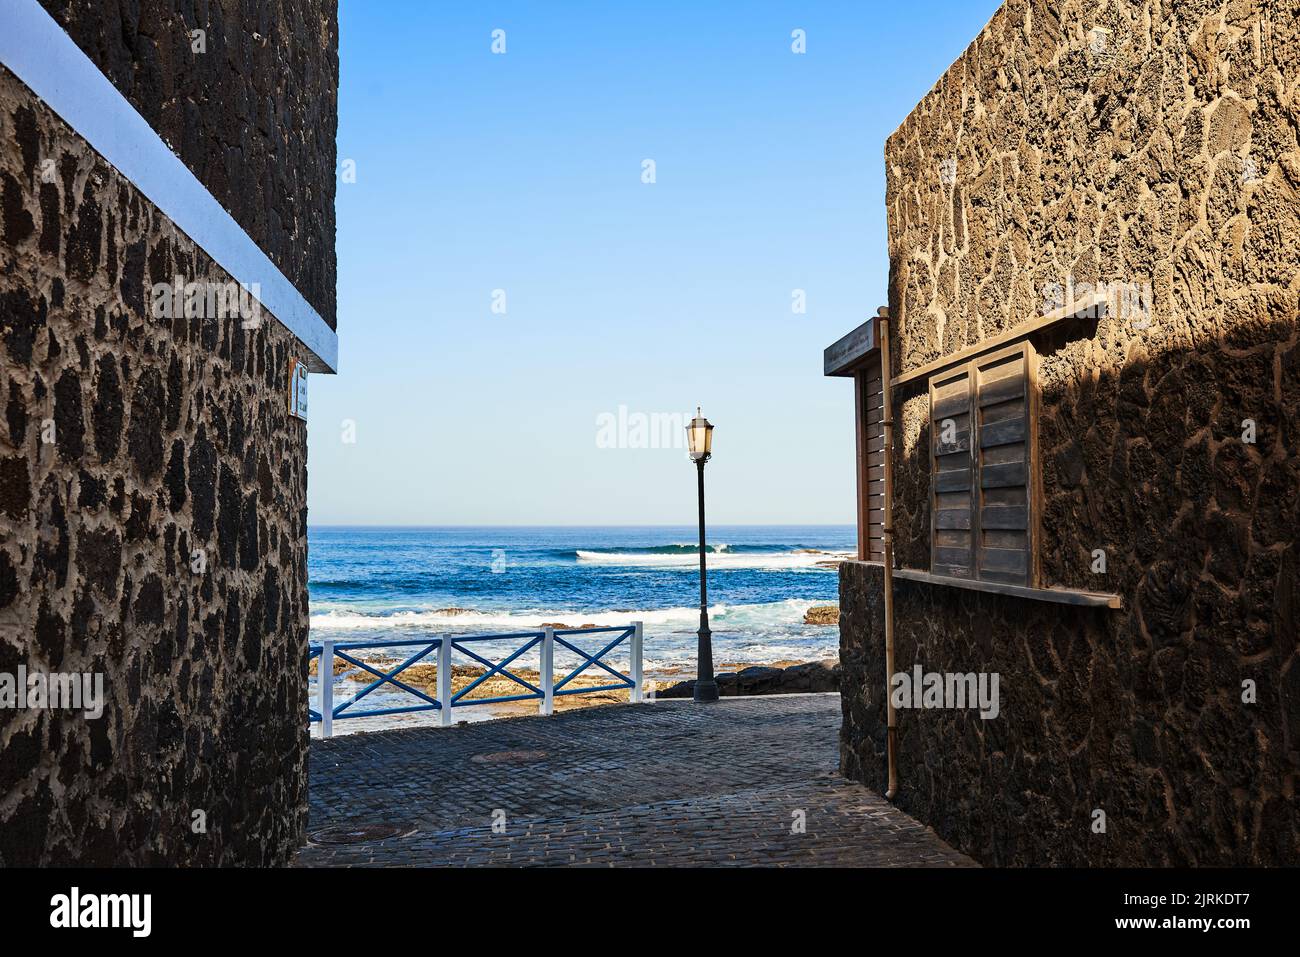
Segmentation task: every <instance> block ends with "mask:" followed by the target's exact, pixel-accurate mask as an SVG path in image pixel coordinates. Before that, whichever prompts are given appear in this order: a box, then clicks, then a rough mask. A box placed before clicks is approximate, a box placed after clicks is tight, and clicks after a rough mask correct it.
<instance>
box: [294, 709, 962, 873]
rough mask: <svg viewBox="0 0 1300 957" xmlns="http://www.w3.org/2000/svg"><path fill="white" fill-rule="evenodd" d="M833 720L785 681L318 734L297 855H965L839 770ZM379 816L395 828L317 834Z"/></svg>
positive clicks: (695, 860) (843, 862) (501, 858)
mask: <svg viewBox="0 0 1300 957" xmlns="http://www.w3.org/2000/svg"><path fill="white" fill-rule="evenodd" d="M839 725H840V699H839V695H834V694H823V695H779V696H768V697H760V698H732V699H724V700H723V701H721V702H719V703H717V704H714V705H707V706H697V705H695V704H694V703H692V702H690V701H664V700H660V701H659V702H657V703H654V704H643V705H615V706H610V707H602V708H592V709H588V710H585V711H572V712H568V713H566V714H562V715H556V716H553V717H549V718H540V717H523V718H507V719H502V720H499V721H490V722H486V723H482V724H472V725H465V726H459V727H453V728H412V729H407V730H397V731H377V732H372V733H368V734H356V735H348V736H346V737H340V738H334V739H331V740H328V741H321V740H313V741H312V743H311V758H310V760H311V823H310V825H309V827H308V831H309V832H310V834H311V835H313V839H312V840H311V842H310V843H309V844H308V845H307V846H306V847H304V848H302V850H300V851H299V853H298V860H297V863H298V864H299V865H302V866H335V865H398V866H415V865H475V864H484V865H498V866H524V865H543V866H548V865H549V866H554V865H566V864H581V865H598V866H612V865H630V866H651V865H657V866H664V865H669V866H673V865H676V866H695V865H708V864H720V865H758V866H775V865H803V866H807V865H822V866H888V867H894V866H903V867H908V866H939V867H954V866H957V867H961V866H965V867H971V866H974V862H973V861H971V860H970V858H968V857H966V856H965V855H963V854H961V853H959V852H958V851H955V850H953V849H952V848H951V847H949V846H948V845H947V844H945V843H944V842H943V841H942V840H940V839H939V838H938V837H937V836H936V835H935V834H934V833H933V832H932V831H931V830H930V829H929V828H927V827H925V826H924V825H922V824H920V823H918V822H917V821H914V820H913V819H912V818H910V817H908V816H907V815H906V814H904V813H902V812H901V811H898V810H896V809H894V808H893V807H892V806H891V805H890V804H888V803H887V802H886V801H885V800H884V799H882V798H881V797H879V796H878V795H876V794H875V793H873V792H872V791H869V790H868V789H866V788H865V787H863V786H861V785H859V784H854V783H852V782H850V781H846V780H844V779H843V778H841V777H840V776H839V774H838V772H837V770H836V767H837V764H838V744H837V740H838V734H839ZM372 825H390V826H393V827H396V828H400V832H399V833H398V834H397V836H394V837H389V838H387V839H384V840H376V841H371V842H367V843H347V844H338V843H324V842H323V841H322V840H318V839H319V838H324V837H327V836H328V835H329V832H330V829H336V828H338V829H341V828H348V829H358V828H365V827H369V826H372ZM801 825H802V826H801Z"/></svg>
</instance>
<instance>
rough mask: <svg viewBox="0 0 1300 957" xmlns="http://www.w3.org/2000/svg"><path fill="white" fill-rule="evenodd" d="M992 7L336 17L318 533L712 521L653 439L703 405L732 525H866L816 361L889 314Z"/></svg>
mask: <svg viewBox="0 0 1300 957" xmlns="http://www.w3.org/2000/svg"><path fill="white" fill-rule="evenodd" d="M998 5H999V4H998V2H997V0H927V2H918V3H911V4H894V3H890V4H883V3H874V2H862V0H859V2H856V3H746V4H743V5H741V4H739V3H736V4H720V3H708V4H702V3H698V2H696V3H686V2H683V3H653V4H623V3H618V4H615V3H559V2H557V3H545V4H543V3H469V2H458V3H454V4H453V3H428V2H409V3H407V2H390V0H385V2H375V0H366V2H361V0H342V3H341V4H340V8H341V9H340V14H339V17H340V63H341V85H340V91H339V135H338V147H339V160H340V164H341V165H342V164H343V162H344V161H345V160H352V161H354V162H355V169H356V181H355V182H344V181H343V179H342V177H341V178H340V183H339V187H338V199H337V210H338V239H337V246H338V258H339V290H338V292H339V295H338V302H339V313H338V322H339V360H340V362H339V374H338V375H337V376H323V375H318V376H312V378H311V387H310V388H311V396H310V403H311V404H310V416H311V417H310V421H309V424H308V433H309V459H308V474H309V485H308V502H309V509H310V519H311V522H312V523H313V524H430V525H434V524H542V525H545V524H576V525H604V524H691V523H692V522H693V521H694V517H695V477H694V474H693V473H694V469H693V467H692V466H691V465H690V463H689V462H688V461H687V460H686V458H685V452H684V451H683V450H682V449H680V448H676V449H674V448H646V447H640V446H642V445H644V444H656V438H657V437H656V436H655V435H653V434H648V433H639V432H638V431H637V429H636V425H637V422H638V418H637V416H638V415H641V416H644V417H646V419H649V417H650V416H655V415H657V416H659V419H658V420H657V421H658V422H659V423H669V422H671V421H672V419H671V418H670V417H671V416H673V415H685V414H687V413H693V411H694V408H695V406H696V405H702V406H703V408H704V412H705V414H706V415H707V416H708V417H709V419H710V420H711V421H712V422H713V423H714V425H715V426H716V432H715V434H714V458H713V461H712V462H711V463H710V464H709V466H708V475H707V480H708V483H709V518H710V521H711V522H715V523H719V524H748V523H791V524H800V523H810V524H811V523H848V522H851V521H853V517H854V499H853V494H854V493H853V409H852V400H851V394H852V386H851V384H850V383H849V382H848V380H841V379H824V378H823V377H822V374H821V356H822V349H823V348H824V347H825V346H827V345H829V344H830V343H831V342H833V341H834V340H835V339H837V338H839V337H840V336H841V335H843V334H844V333H846V332H848V331H849V330H850V329H852V328H854V327H855V326H857V325H858V324H860V323H861V322H863V321H864V320H865V319H866V318H867V317H868V316H870V315H872V314H874V312H875V310H876V307H877V306H879V305H883V304H884V303H885V301H886V285H887V278H888V259H887V254H886V237H885V210H884V169H883V158H882V151H883V147H884V141H885V138H886V137H887V136H888V135H889V134H890V133H891V132H893V130H895V129H896V128H897V127H898V125H899V123H901V121H902V120H903V118H904V117H905V116H906V115H907V114H908V112H909V111H910V110H911V109H912V107H913V106H914V105H915V104H916V103H917V102H918V101H919V100H920V98H921V97H922V96H924V95H925V93H926V92H928V91H929V90H930V88H931V87H932V86H933V85H934V83H935V81H936V80H937V79H938V77H939V76H940V74H941V73H942V72H943V71H944V70H945V69H946V68H947V67H948V65H949V64H950V63H951V62H952V61H953V60H954V59H956V57H957V56H958V55H960V53H961V51H962V50H964V49H965V48H966V46H967V45H968V44H969V43H970V42H971V40H973V39H974V37H975V36H976V35H977V34H978V33H979V31H980V30H981V29H982V27H983V26H984V24H985V23H987V22H988V19H989V18H990V17H991V16H992V14H993V12H994V11H995V10H996V8H997V7H998ZM796 29H801V30H803V31H805V35H806V51H807V52H806V53H803V54H796V53H794V52H793V51H792V49H791V44H792V42H793V41H792V39H791V33H792V31H794V30H796ZM494 30H502V31H504V38H505V50H506V52H505V53H504V54H494V53H493V52H492V44H493V31H494ZM645 160H653V161H654V178H655V181H654V182H653V183H646V182H643V179H644V165H643V164H644V161H645ZM797 289H802V290H805V296H806V312H804V313H802V314H800V313H796V312H794V311H793V309H792V304H793V297H794V295H795V293H794V290H797ZM497 290H501V291H504V309H505V312H504V314H502V313H501V312H499V311H497V312H494V311H493V307H494V302H495V303H496V308H497V309H498V310H499V309H500V308H501V306H502V299H501V295H500V293H498V292H496V291H497ZM494 296H496V298H495V300H494ZM620 407H623V409H624V412H623V415H622V418H621V421H623V422H624V423H626V427H624V428H620V427H619V426H618V425H617V423H618V422H619V421H620ZM602 416H603V418H602ZM602 424H603V425H604V426H605V431H604V434H603V436H602V434H601V428H600V426H601V425H602ZM652 432H653V430H652ZM353 438H354V439H355V441H348V439H353ZM658 444H662V443H658ZM610 446H613V447H610Z"/></svg>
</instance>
